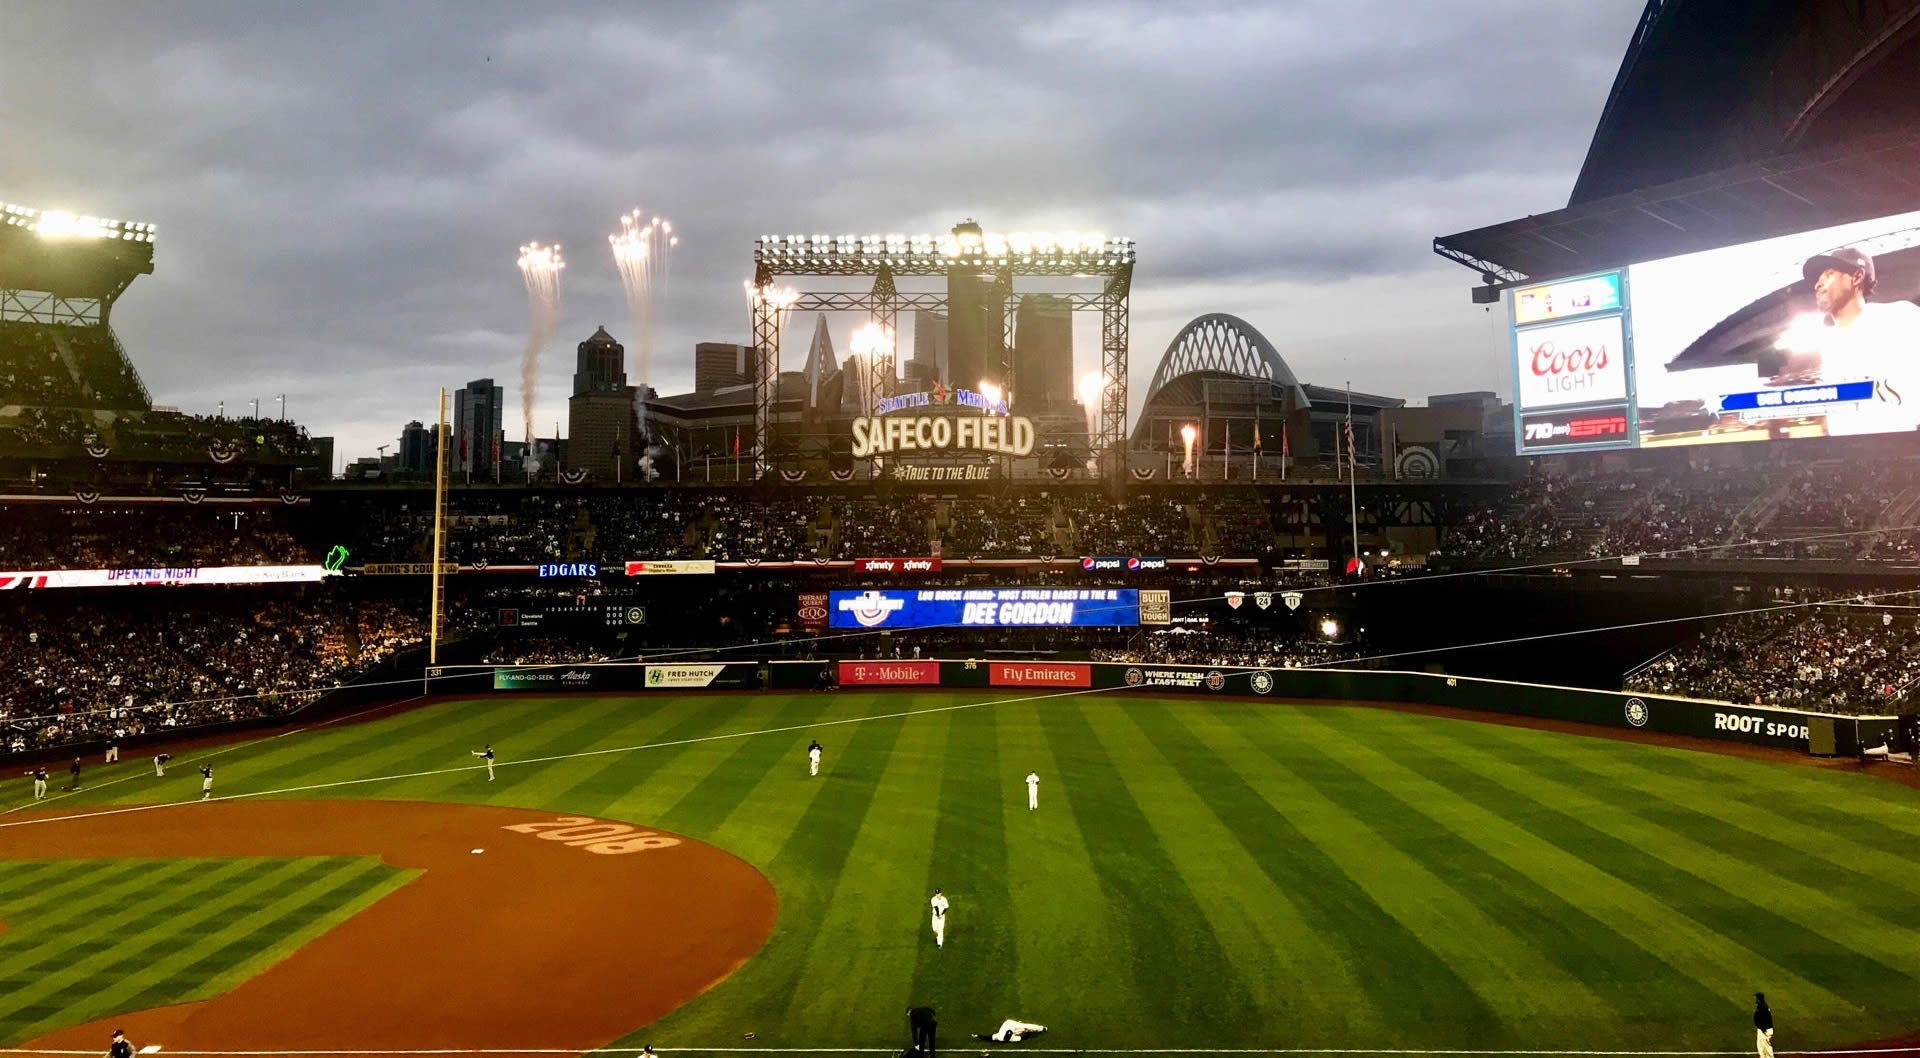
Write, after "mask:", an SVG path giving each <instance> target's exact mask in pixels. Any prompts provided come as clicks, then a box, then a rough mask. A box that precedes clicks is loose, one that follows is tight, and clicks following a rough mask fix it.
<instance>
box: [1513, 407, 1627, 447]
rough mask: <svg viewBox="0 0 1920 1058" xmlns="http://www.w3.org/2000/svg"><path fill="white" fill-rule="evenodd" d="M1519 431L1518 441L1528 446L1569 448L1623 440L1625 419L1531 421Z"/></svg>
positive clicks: (1609, 416) (1613, 415) (1588, 416)
mask: <svg viewBox="0 0 1920 1058" xmlns="http://www.w3.org/2000/svg"><path fill="white" fill-rule="evenodd" d="M1522 430H1523V433H1522V437H1521V439H1522V440H1523V441H1527V442H1529V443H1544V444H1572V443H1575V442H1580V441H1598V440H1604V439H1607V438H1614V437H1625V436H1627V417H1626V416H1625V415H1618V414H1610V415H1587V416H1580V417H1577V418H1576V417H1573V416H1568V417H1565V418H1560V419H1548V420H1535V421H1533V422H1528V423H1523V424H1522Z"/></svg>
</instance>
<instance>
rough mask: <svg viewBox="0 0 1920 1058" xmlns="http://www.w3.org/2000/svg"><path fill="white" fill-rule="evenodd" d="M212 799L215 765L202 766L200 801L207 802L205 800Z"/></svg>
mask: <svg viewBox="0 0 1920 1058" xmlns="http://www.w3.org/2000/svg"><path fill="white" fill-rule="evenodd" d="M212 797H213V765H211V764H202V765H201V766H200V799H201V800H202V801H205V800H209V799H210V798H212Z"/></svg>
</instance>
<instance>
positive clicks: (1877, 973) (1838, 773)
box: [0, 692, 1920, 1051]
mask: <svg viewBox="0 0 1920 1058" xmlns="http://www.w3.org/2000/svg"><path fill="white" fill-rule="evenodd" d="M809 738H818V739H819V740H820V742H821V743H823V744H824V746H825V750H826V755H825V763H824V766H823V768H822V771H821V775H820V776H819V777H818V778H809V777H808V775H807V763H806V759H805V757H804V748H805V746H806V745H807V742H808V740H809ZM486 743H491V744H492V745H493V747H494V748H495V750H496V751H497V753H498V755H499V768H498V774H497V779H495V780H494V781H491V782H490V781H489V780H488V778H487V773H486V771H485V769H484V766H483V765H482V764H481V762H480V761H478V760H477V759H475V758H474V757H473V756H471V751H473V750H476V749H479V748H480V747H481V746H482V745H483V744H486ZM200 763H207V764H210V765H212V766H213V768H214V774H215V789H214V794H215V798H214V799H213V800H211V801H210V802H204V803H203V802H200V801H199V797H200V778H201V777H200V774H199V772H198V770H197V766H198V764H200ZM1029 771H1034V772H1037V773H1038V774H1039V776H1040V780H1041V784H1040V788H1039V790H1040V792H1039V809H1038V810H1037V811H1029V809H1028V807H1027V790H1026V787H1025V785H1024V783H1023V779H1024V777H1025V775H1026V774H1027V773H1028V772H1029ZM65 778H66V776H65V774H64V772H63V771H62V772H56V775H55V780H56V781H55V783H54V786H55V788H56V790H58V788H59V787H60V786H62V785H64V779H65ZM85 786H86V788H85V789H83V790H82V791H81V792H79V793H77V794H73V795H64V796H60V797H58V798H56V799H54V800H52V801H49V802H43V803H41V804H39V805H33V804H31V803H30V801H29V800H28V785H27V783H26V782H25V781H24V780H23V779H20V778H18V777H13V776H10V777H9V779H8V781H7V784H6V788H5V792H6V803H5V804H4V805H3V806H0V808H4V810H5V811H6V814H5V815H3V816H0V1044H5V1045H12V1046H20V1045H29V1044H30V1045H32V1046H38V1047H48V1048H55V1047H67V1046H75V1047H85V1048H89V1049H92V1048H96V1047H104V1043H105V1038H106V1032H107V1031H110V1029H111V1027H113V1026H117V1025H121V1024H125V1025H126V1026H127V1027H128V1029H129V1032H130V1034H131V1035H132V1036H133V1038H134V1041H135V1043H136V1044H141V1045H147V1044H159V1045H162V1046H163V1047H164V1048H165V1050H166V1051H180V1050H222V1049H231V1050H238V1049H260V1050H294V1049H368V1050H380V1049H390V1050H394V1051H402V1050H412V1049H425V1048H440V1047H449V1048H460V1047H475V1048H502V1047H528V1048H533V1047H545V1048H587V1047H592V1046H598V1045H605V1044H611V1043H616V1042H618V1043H620V1044H622V1045H637V1044H639V1043H642V1042H646V1043H652V1044H654V1045H655V1046H657V1047H660V1048H662V1049H680V1048H694V1047H714V1048H731V1047H752V1048H762V1047H764V1048H832V1047H846V1048H850V1049H851V1048H881V1047H896V1048H897V1047H899V1046H902V1045H903V1044H904V1041H905V1032H906V1030H905V1019H904V1017H903V1014H902V1011H903V1009H904V1008H905V1007H906V1006H908V1005H909V1004H910V1003H913V1004H918V1003H926V1004H931V1005H933V1006H934V1007H936V1008H937V1009H938V1010H939V1015H940V1023H941V1034H942V1044H943V1046H948V1047H951V1046H959V1045H964V1044H965V1043H967V1042H971V1041H965V1040H964V1039H962V1037H963V1036H964V1034H965V1033H969V1032H983V1031H987V1030H988V1029H990V1028H992V1027H994V1026H997V1025H998V1024H999V1022H1000V1021H1001V1019H1003V1018H1019V1019H1022V1020H1026V1021H1033V1022H1040V1023H1043V1024H1046V1025H1048V1026H1050V1027H1051V1030H1052V1031H1051V1033H1050V1034H1049V1035H1048V1036H1046V1037H1044V1038H1043V1040H1042V1041H1041V1042H1040V1043H1039V1044H1038V1046H1040V1047H1049V1048H1053V1047H1059V1048H1085V1049H1101V1048H1115V1049H1118V1048H1153V1047H1180V1048H1198V1049H1206V1048H1219V1049H1235V1048H1260V1047H1266V1048H1379V1049H1409V1050H1427V1049H1459V1050H1469V1051H1473V1050H1484V1051H1495V1050H1514V1049H1527V1050H1534V1051H1608V1050H1638V1051H1656V1050H1660V1051H1697V1050H1741V1049H1745V1048H1750V1047H1751V1044H1752V1029H1751V1028H1750V1026H1749V1021H1748V1015H1749V1012H1750V1010H1751V1002H1752V999H1751V997H1752V993H1754V992H1755V991H1764V992H1766V993H1767V995H1768V998H1769V1000H1770V1002H1771V1004H1772V1006H1773V1009H1774V1012H1775V1016H1776V1018H1777V1019H1778V1022H1779V1035H1778V1038H1777V1040H1776V1045H1777V1046H1779V1047H1780V1048H1781V1049H1782V1050H1806V1049H1814V1048H1827V1047H1837V1046H1846V1045H1851V1044H1857V1043H1860V1042H1862V1041H1867V1040H1874V1039H1881V1038H1886V1037H1892V1036H1899V1035H1906V1034H1911V1033H1913V1032H1914V1031H1916V1030H1920V913H1916V911H1917V910H1920V803H1917V802H1916V797H1915V793H1914V791H1913V790H1912V789H1909V788H1906V787H1903V786H1900V785H1896V784H1893V783H1889V782H1885V781H1884V780H1881V779H1879V778H1876V777H1873V776H1869V775H1863V774H1857V773H1853V772H1851V771H1848V770H1845V769H1820V768H1814V767H1807V766H1800V765H1795V764H1792V763H1789V762H1784V761H1773V760H1753V759H1742V758H1737V757H1731V756H1724V755H1720V754H1717V753H1709V752H1700V751H1696V750H1691V749H1678V748H1669V747H1665V746H1659V745H1647V744H1637V743H1633V742H1625V741H1619V740H1614V739H1601V738H1592V737H1586V736H1582V735H1578V734H1570V733H1565V732H1557V731H1549V730H1538V729H1533V728H1527V727H1519V726H1507V725H1501V724H1489V723H1480V722H1474V721H1471V720H1467V719H1462V718H1456V717H1449V716H1440V715H1428V714H1422V713H1412V712H1402V711H1393V710H1384V709H1374V708H1340V707H1328V706H1291V705H1281V704H1275V703H1271V702H1264V701H1263V702H1258V703H1253V702H1227V701H1217V700H1199V699H1162V698H1153V697H1148V696H1147V695H1145V694H1141V693H1122V694H1114V695H1106V696H1062V697H1053V698H1033V697H1021V698H1018V699H1016V698H1015V697H1014V695H1011V694H1007V693H1002V694H999V695H995V694H993V693H989V692H980V693H976V694H953V693H940V694H904V693H901V694H887V695H862V694H854V693H834V694H825V693H821V694H800V695H777V694H752V695H748V694H741V695H709V696H668V695H646V696H635V697H621V698H593V697H563V698H557V699H540V698H527V697H507V696H500V697H494V698H485V699H479V700H466V701H451V702H442V703H438V704H434V705H430V706H426V707H421V708H415V709H412V710H409V711H403V712H396V713H391V714H388V715H386V716H383V717H380V718H376V719H372V720H366V721H362V722H354V723H347V724H340V725H336V726H331V727H327V728H324V729H309V730H301V731H296V732H294V733H292V734H287V735H284V736H282V737H277V738H271V739H261V740H256V741H252V742H244V743H234V744H228V745H221V746H216V747H211V748H205V749H199V750H193V749H188V750H184V751H182V752H181V753H180V755H179V757H178V758H177V759H176V760H175V761H174V762H173V763H172V764H171V765H170V766H169V769H168V775H167V776H166V777H165V778H156V777H155V776H154V775H153V769H152V765H151V763H150V761H149V760H147V759H146V758H145V757H140V758H138V759H129V760H128V761H126V762H124V763H121V764H118V765H113V766H106V767H103V766H101V765H100V764H99V762H98V759H97V758H90V759H89V760H88V762H87V773H86V776H85ZM148 806H158V807H148ZM22 824H25V825H22ZM935 887H940V888H943V889H944V890H945V892H946V895H947V896H948V897H949V898H950V900H951V904H952V911H951V917H950V920H949V922H950V924H949V926H948V929H947V934H946V947H945V948H943V949H936V948H935V947H934V945H933V939H932V933H931V931H930V929H929V922H928V919H929V914H928V900H929V898H930V897H931V895H932V893H933V890H934V888H935ZM108 1022H111V1023H112V1025H109V1024H108ZM749 1033H751V1034H752V1037H751V1038H748V1037H747V1034H749ZM1028 1046H1029V1047H1031V1046H1035V1045H1034V1044H1028Z"/></svg>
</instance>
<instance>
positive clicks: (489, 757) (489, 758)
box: [473, 742, 493, 782]
mask: <svg viewBox="0 0 1920 1058" xmlns="http://www.w3.org/2000/svg"><path fill="white" fill-rule="evenodd" d="M473 755H474V756H476V757H480V758H483V759H485V760H486V762H487V781H488V782H492V781H493V743H491V742H489V743H487V748H486V749H476V750H474V751H473Z"/></svg>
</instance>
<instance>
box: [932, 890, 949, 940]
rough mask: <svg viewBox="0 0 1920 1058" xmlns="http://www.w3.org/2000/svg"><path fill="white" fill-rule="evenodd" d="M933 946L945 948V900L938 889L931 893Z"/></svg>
mask: <svg viewBox="0 0 1920 1058" xmlns="http://www.w3.org/2000/svg"><path fill="white" fill-rule="evenodd" d="M933 946H934V947H936V948H944V947H946V946H947V898H946V896H945V895H944V894H942V893H941V892H940V890H938V889H935V890H934V891H933Z"/></svg>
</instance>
